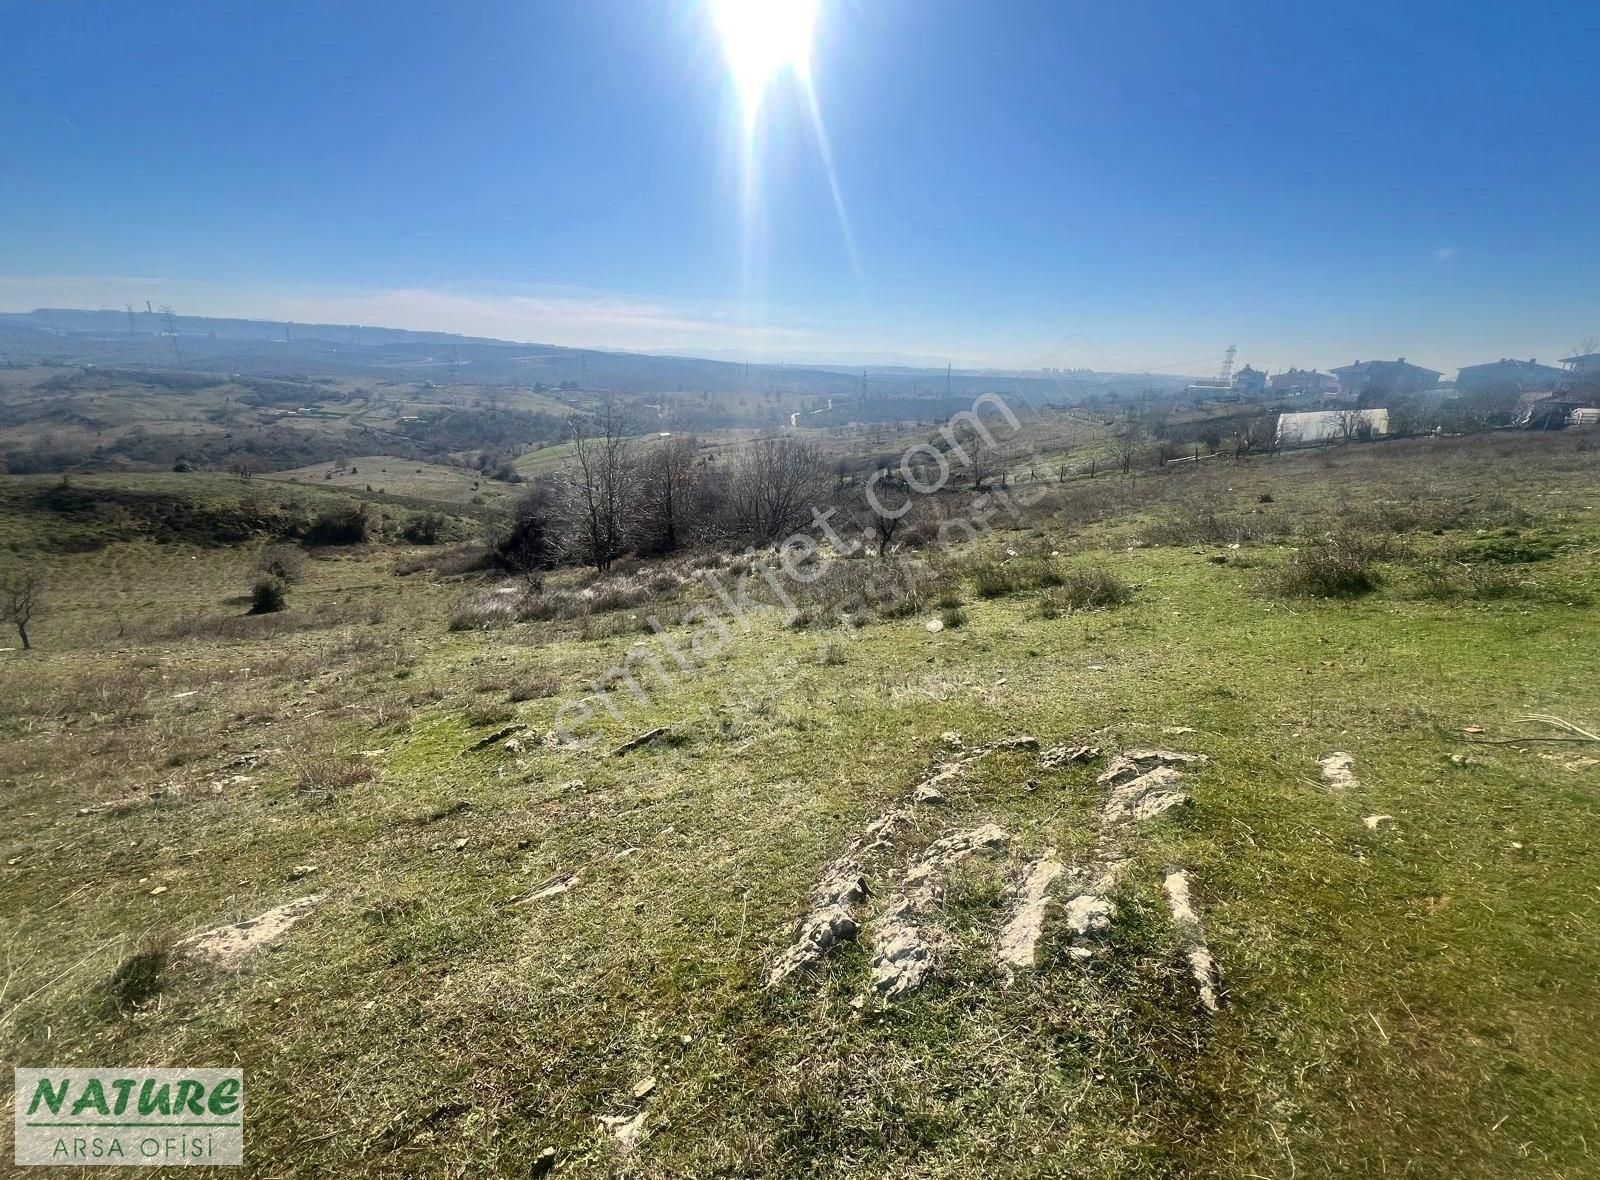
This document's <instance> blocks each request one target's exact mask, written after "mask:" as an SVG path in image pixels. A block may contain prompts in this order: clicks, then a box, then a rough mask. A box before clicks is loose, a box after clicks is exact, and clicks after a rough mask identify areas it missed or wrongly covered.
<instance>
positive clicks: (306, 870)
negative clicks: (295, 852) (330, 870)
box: [289, 865, 320, 881]
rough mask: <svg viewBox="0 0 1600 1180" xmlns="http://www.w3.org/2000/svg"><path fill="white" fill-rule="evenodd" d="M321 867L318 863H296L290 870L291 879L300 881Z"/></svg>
mask: <svg viewBox="0 0 1600 1180" xmlns="http://www.w3.org/2000/svg"><path fill="white" fill-rule="evenodd" d="M319 867H320V866H318V865H295V866H294V868H292V869H290V870H289V880H291V881H299V880H302V879H304V878H306V877H309V876H310V875H311V874H312V873H315V872H316V871H317V870H318V869H319Z"/></svg>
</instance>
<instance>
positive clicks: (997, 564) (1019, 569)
mask: <svg viewBox="0 0 1600 1180" xmlns="http://www.w3.org/2000/svg"><path fill="white" fill-rule="evenodd" d="M968 572H969V575H970V576H971V578H972V585H973V589H975V590H976V591H977V592H978V597H979V598H1001V597H1004V596H1005V595H1007V594H1016V593H1018V592H1020V591H1023V590H1032V589H1044V588H1047V587H1050V586H1059V585H1061V583H1062V579H1063V577H1064V575H1063V574H1062V572H1061V567H1060V566H1058V565H1057V564H1056V563H1055V561H1054V560H1053V559H1051V558H1049V557H1044V556H1024V557H1013V558H1010V559H1008V560H1006V561H993V560H989V561H980V562H978V563H976V564H975V565H973V566H972V567H971V569H970V570H969V571H968Z"/></svg>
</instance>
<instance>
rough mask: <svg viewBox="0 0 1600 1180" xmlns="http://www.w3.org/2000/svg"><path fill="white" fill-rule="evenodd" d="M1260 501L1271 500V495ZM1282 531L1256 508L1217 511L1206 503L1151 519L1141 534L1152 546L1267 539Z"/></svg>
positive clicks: (1279, 534) (1230, 542)
mask: <svg viewBox="0 0 1600 1180" xmlns="http://www.w3.org/2000/svg"><path fill="white" fill-rule="evenodd" d="M1263 503H1271V497H1270V496H1269V497H1267V498H1266V499H1265V500H1264V501H1263ZM1284 532H1285V530H1284V529H1283V528H1282V527H1281V525H1280V524H1279V523H1278V522H1276V521H1274V520H1273V519H1272V518H1271V517H1270V516H1267V515H1266V514H1265V513H1262V512H1259V511H1258V512H1253V513H1237V512H1219V511H1217V509H1216V508H1214V507H1212V506H1210V505H1206V504H1189V505H1185V506H1183V507H1182V508H1180V509H1178V511H1176V512H1174V513H1173V514H1171V515H1170V516H1166V517H1163V518H1162V519H1160V520H1157V521H1155V522H1154V523H1153V524H1151V525H1150V526H1149V527H1148V528H1147V529H1146V530H1145V533H1144V535H1145V539H1146V540H1148V541H1150V542H1151V543H1153V544H1156V545H1231V544H1235V543H1237V544H1241V545H1242V544H1244V543H1246V542H1248V541H1270V540H1273V539H1275V538H1277V537H1280V536H1283V535H1284Z"/></svg>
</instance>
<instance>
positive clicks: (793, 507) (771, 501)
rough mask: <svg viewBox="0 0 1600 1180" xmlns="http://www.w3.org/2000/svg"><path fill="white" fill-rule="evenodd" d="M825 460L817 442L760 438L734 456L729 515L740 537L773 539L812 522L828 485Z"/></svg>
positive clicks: (753, 540)
mask: <svg viewBox="0 0 1600 1180" xmlns="http://www.w3.org/2000/svg"><path fill="white" fill-rule="evenodd" d="M826 479H827V461H826V459H825V458H824V457H823V454H822V451H821V449H820V448H819V447H818V446H817V444H816V443H814V442H810V441H808V440H804V439H797V438H761V439H757V440H756V441H755V442H753V443H751V444H750V445H749V446H747V447H745V448H744V449H743V450H742V451H741V452H740V453H739V455H738V457H737V458H736V459H735V460H734V469H733V475H732V477H731V478H730V479H729V481H728V500H727V508H728V518H729V523H730V524H731V525H732V527H733V530H734V532H736V533H737V534H738V535H739V538H740V539H742V540H745V541H748V542H750V543H752V544H762V543H770V542H772V541H776V540H779V539H780V538H782V537H785V536H787V535H788V534H790V533H792V532H794V531H795V530H797V529H799V528H800V527H802V526H803V525H805V524H808V523H809V522H810V516H811V509H812V508H813V507H814V506H815V505H817V504H819V503H821V501H822V498H823V492H824V491H825V488H826Z"/></svg>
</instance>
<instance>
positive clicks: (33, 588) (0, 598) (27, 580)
mask: <svg viewBox="0 0 1600 1180" xmlns="http://www.w3.org/2000/svg"><path fill="white" fill-rule="evenodd" d="M43 613H44V571H43V570H41V569H39V568H37V567H36V566H28V567H27V568H25V569H20V570H12V571H9V572H7V573H5V574H0V620H4V621H5V622H7V623H10V624H12V625H13V626H14V627H16V629H17V637H18V638H19V639H21V640H22V650H23V651H27V650H28V649H29V648H31V647H32V646H33V643H32V642H31V641H30V640H29V639H28V624H29V623H31V622H32V621H33V620H34V619H36V618H38V617H39V616H40V615H41V614H43Z"/></svg>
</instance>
